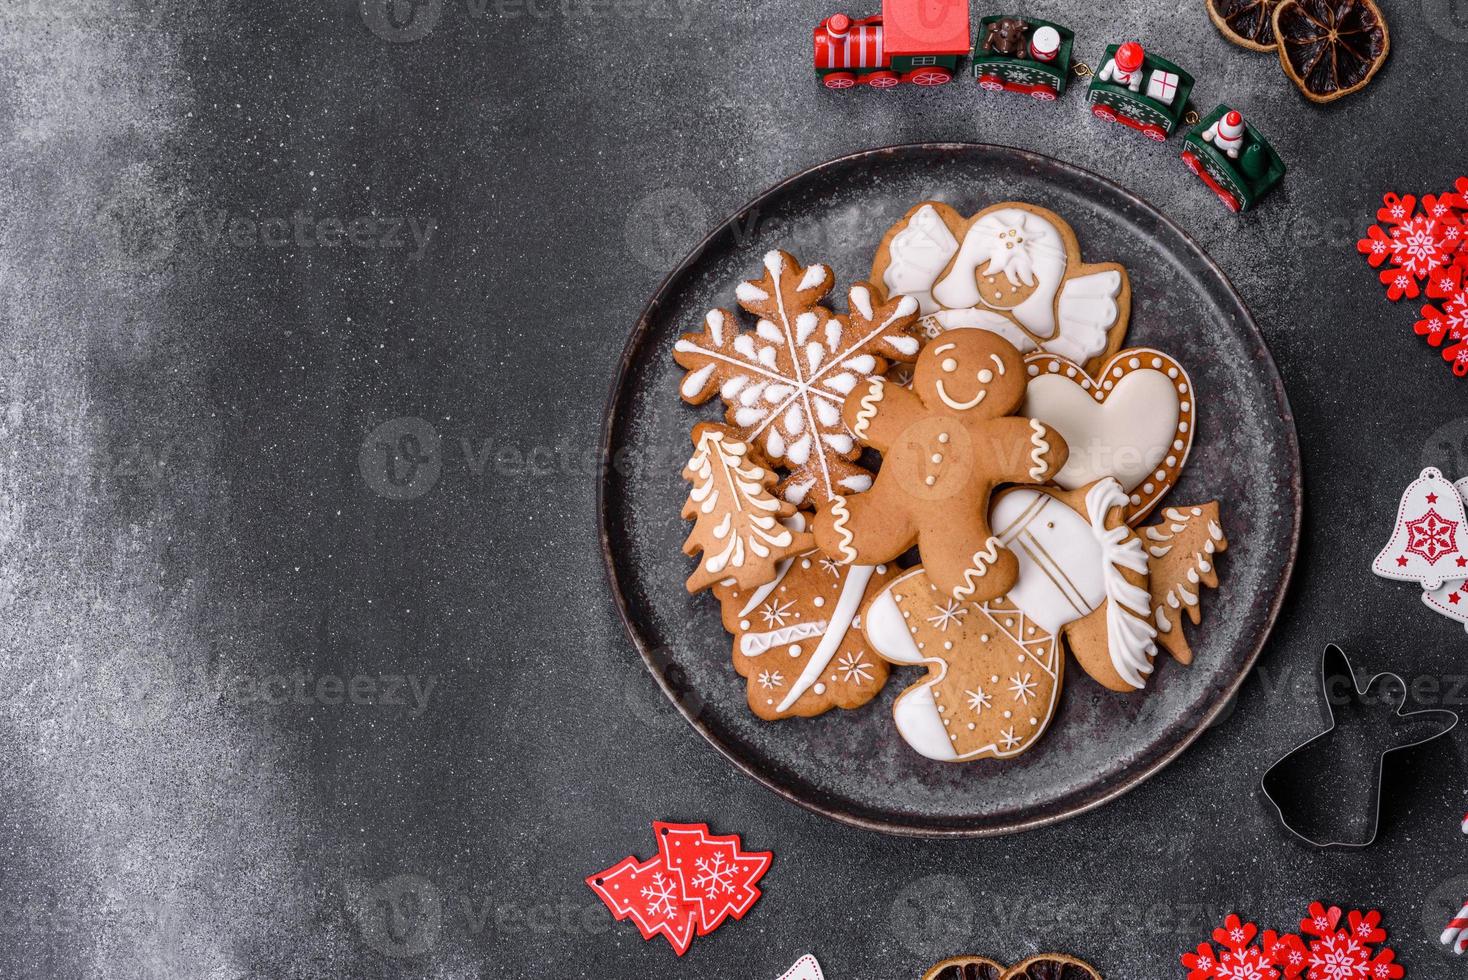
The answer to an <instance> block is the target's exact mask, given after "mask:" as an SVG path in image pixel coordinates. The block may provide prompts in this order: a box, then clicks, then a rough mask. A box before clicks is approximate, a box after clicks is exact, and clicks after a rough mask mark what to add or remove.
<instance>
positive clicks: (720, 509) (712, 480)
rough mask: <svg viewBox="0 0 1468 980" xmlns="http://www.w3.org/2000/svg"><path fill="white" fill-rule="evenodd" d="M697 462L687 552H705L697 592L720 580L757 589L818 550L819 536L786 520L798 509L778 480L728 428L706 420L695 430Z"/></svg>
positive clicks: (692, 468) (695, 578)
mask: <svg viewBox="0 0 1468 980" xmlns="http://www.w3.org/2000/svg"><path fill="white" fill-rule="evenodd" d="M693 445H694V452H693V457H692V458H691V459H689V460H688V465H687V466H686V467H685V468H684V470H683V479H685V480H687V481H688V482H689V483H692V484H693V489H692V490H690V491H689V493H688V500H687V502H686V503H685V504H684V505H683V519H684V520H692V521H694V522H695V523H694V525H693V530H692V531H691V532H690V533H689V535H688V539H687V540H686V541H684V542H683V553H684V554H686V555H697V554H699V553H700V552H702V557H701V558H700V559H699V562H698V568H697V569H696V570H694V572H693V574H692V575H690V576H689V577H688V582H687V588H688V591H689V592H697V591H699V590H700V589H705V588H708V587H709V586H710V585H713V584H714V583H716V582H722V581H725V580H728V581H731V582H734V583H735V584H737V585H738V586H740V587H741V588H745V589H754V588H758V587H759V586H761V585H763V584H764V583H765V582H768V581H770V580H771V579H772V578H774V577H775V571H776V566H777V565H778V564H779V563H780V562H781V561H782V560H784V559H785V558H788V557H790V556H791V555H797V554H800V553H801V552H804V551H809V550H810V548H811V544H812V542H811V536H810V535H809V534H806V533H805V532H804V531H799V532H797V531H793V530H791V529H790V528H789V527H786V526H785V525H784V524H783V523H781V518H785V517H789V516H790V515H791V514H792V513H794V512H795V506H794V505H793V504H790V503H787V502H785V501H783V500H780V499H779V498H777V497H775V496H774V495H773V494H771V493H770V488H771V487H773V486H774V485H775V481H776V480H777V479H778V477H776V476H775V473H774V472H773V471H772V470H771V469H770V468H769V467H767V466H766V465H764V462H763V460H761V459H759V458H758V456H757V454H755V453H754V452H752V451H751V450H750V447H749V445H748V444H747V443H744V442H741V441H740V440H739V439H738V438H737V437H736V436H735V434H734V432H733V431H732V430H731V429H730V428H729V427H727V426H723V425H715V424H713V423H710V422H703V423H700V424H699V425H697V426H695V427H694V429H693Z"/></svg>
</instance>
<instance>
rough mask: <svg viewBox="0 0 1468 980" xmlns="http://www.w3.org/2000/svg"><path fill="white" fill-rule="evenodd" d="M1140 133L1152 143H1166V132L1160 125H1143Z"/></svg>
mask: <svg viewBox="0 0 1468 980" xmlns="http://www.w3.org/2000/svg"><path fill="white" fill-rule="evenodd" d="M1142 135H1143V136H1145V137H1147V138H1148V139H1149V140H1152V141H1153V142H1154V143H1166V142H1167V133H1166V131H1165V130H1163V129H1162V127H1160V126H1143V127H1142Z"/></svg>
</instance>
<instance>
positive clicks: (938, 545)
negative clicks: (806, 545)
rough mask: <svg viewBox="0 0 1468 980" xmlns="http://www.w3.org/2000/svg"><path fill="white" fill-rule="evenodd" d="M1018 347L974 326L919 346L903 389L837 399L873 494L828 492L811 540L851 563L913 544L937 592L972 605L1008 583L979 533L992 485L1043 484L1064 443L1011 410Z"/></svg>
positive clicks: (997, 548) (1007, 560) (1006, 568)
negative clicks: (860, 448) (873, 474)
mask: <svg viewBox="0 0 1468 980" xmlns="http://www.w3.org/2000/svg"><path fill="white" fill-rule="evenodd" d="M1026 380H1027V379H1026V375H1025V370H1024V361H1023V358H1021V357H1020V353H1019V351H1017V350H1015V348H1014V346H1013V345H1012V344H1010V343H1009V342H1007V341H1005V340H1004V339H1003V338H1001V337H999V336H997V335H995V334H992V333H989V332H987V331H983V330H962V331H956V332H954V333H953V334H951V335H945V336H943V337H942V338H941V339H940V340H938V341H937V342H935V343H932V344H929V345H928V346H927V347H926V348H925V349H924V350H923V352H922V354H920V355H919V356H918V360H917V364H916V366H915V367H914V369H913V381H912V389H911V390H908V389H905V388H901V387H898V386H897V385H895V384H892V383H889V382H887V381H885V380H884V379H882V378H880V377H878V378H872V379H870V380H868V381H866V382H864V383H862V384H860V385H858V386H857V387H856V388H855V389H854V390H853V391H852V392H851V394H850V395H848V396H847V398H846V403H845V405H844V406H843V408H842V417H843V418H845V419H846V421H847V424H848V425H850V426H851V431H852V432H853V433H854V434H855V436H856V438H857V439H858V440H859V441H860V442H861V443H862V444H863V445H867V446H871V447H872V448H873V449H876V450H877V451H879V452H880V453H882V468H881V471H880V472H879V473H878V474H877V479H876V482H875V483H874V484H873V485H872V488H871V490H869V491H867V492H866V493H862V494H853V495H852V496H850V497H839V496H838V497H837V498H835V499H834V500H833V501H832V502H831V503H830V505H829V506H827V507H824V508H822V510H821V511H820V513H819V514H817V516H816V522H815V533H816V542H817V544H819V545H820V547H821V550H822V551H824V552H826V554H828V555H830V556H832V557H833V558H836V559H837V560H838V561H840V562H843V563H846V564H850V563H860V564H864V565H876V564H881V563H884V562H889V561H892V560H893V559H895V558H896V557H897V556H898V555H900V554H902V553H903V552H904V551H906V550H907V549H908V548H910V547H912V546H913V545H914V544H915V545H917V546H918V550H919V551H920V552H921V553H922V557H923V567H924V568H925V569H926V570H927V573H928V576H929V577H930V578H931V580H932V582H933V584H934V585H936V586H937V587H938V588H939V589H941V590H942V591H943V592H945V593H947V594H949V595H951V596H953V597H955V598H957V599H964V600H973V601H976V602H982V601H985V600H987V599H994V598H997V597H998V596H1001V595H1003V594H1004V593H1005V592H1006V591H1007V590H1008V589H1009V587H1010V586H1012V585H1013V584H1014V580H1015V574H1016V569H1017V567H1018V566H1017V564H1016V562H1015V557H1014V555H1013V554H1011V553H1010V552H1009V550H1008V549H1006V548H1004V547H1003V546H1002V545H1001V544H1000V542H999V540H998V539H997V538H995V537H994V535H993V534H992V533H991V531H990V528H989V495H990V493H991V492H992V491H993V489H994V488H995V487H996V486H998V485H999V484H1001V483H1044V482H1045V481H1046V480H1048V479H1050V478H1051V477H1052V476H1054V475H1055V473H1056V472H1057V471H1059V469H1060V468H1061V467H1062V466H1063V465H1065V460H1066V455H1067V450H1066V445H1065V440H1064V439H1062V438H1061V437H1060V436H1058V435H1056V433H1055V432H1054V431H1053V430H1051V429H1050V428H1049V427H1047V426H1046V425H1044V424H1043V423H1041V422H1038V421H1036V420H1034V419H1027V418H1020V417H1015V416H1013V415H1012V413H1013V412H1014V411H1015V410H1016V409H1018V408H1019V406H1020V403H1021V402H1023V401H1024V396H1025V385H1026Z"/></svg>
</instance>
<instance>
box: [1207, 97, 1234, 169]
mask: <svg viewBox="0 0 1468 980" xmlns="http://www.w3.org/2000/svg"><path fill="white" fill-rule="evenodd" d="M1203 139H1205V140H1207V141H1208V142H1211V143H1212V144H1213V145H1214V146H1216V147H1218V148H1219V149H1220V150H1222V151H1223V152H1224V153H1227V154H1228V155H1229V159H1231V160H1237V159H1238V158H1239V150H1240V149H1242V148H1243V146H1244V117H1243V116H1242V115H1240V114H1239V111H1238V110H1237V109H1230V110H1229V111H1228V112H1226V113H1224V114H1223V116H1221V117H1220V118H1219V119H1218V121H1217V122H1215V123H1214V124H1213V125H1212V126H1209V127H1208V128H1207V129H1206V130H1204V131H1203Z"/></svg>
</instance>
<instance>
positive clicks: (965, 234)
mask: <svg viewBox="0 0 1468 980" xmlns="http://www.w3.org/2000/svg"><path fill="white" fill-rule="evenodd" d="M872 281H873V282H875V283H878V284H879V285H880V286H881V288H882V289H883V290H884V291H885V293H886V295H888V296H897V295H904V296H911V297H912V298H913V299H915V300H917V302H918V308H919V311H920V312H921V314H922V319H921V321H920V329H921V332H923V333H924V334H926V335H927V336H929V337H937V336H938V335H939V334H941V333H943V332H944V331H947V330H953V329H957V328H961V327H969V328H975V327H976V328H980V329H984V330H990V331H993V332H994V333H997V334H999V335H1000V336H1001V337H1003V338H1004V339H1006V340H1008V341H1009V342H1010V343H1011V344H1013V345H1014V346H1015V347H1017V348H1019V350H1020V351H1021V352H1024V353H1028V352H1030V351H1034V350H1044V351H1048V352H1050V353H1052V354H1059V355H1061V356H1062V357H1066V358H1069V359H1070V360H1072V361H1075V362H1076V363H1077V364H1082V365H1086V366H1087V367H1091V368H1094V367H1096V366H1097V365H1098V364H1099V361H1100V359H1101V358H1103V357H1104V356H1105V355H1107V354H1110V353H1113V352H1115V351H1116V350H1117V349H1119V348H1120V347H1121V342H1122V338H1123V337H1124V336H1125V334H1126V328H1127V317H1128V315H1129V314H1130V312H1131V284H1130V282H1129V281H1128V279H1127V274H1126V270H1125V269H1124V268H1122V267H1121V266H1120V265H1119V264H1117V263H1115V262H1106V263H1099V264H1094V263H1092V264H1088V263H1084V262H1082V261H1081V251H1080V244H1079V243H1078V242H1077V241H1076V236H1075V232H1074V231H1072V230H1071V227H1070V225H1068V224H1066V223H1065V221H1063V220H1062V219H1061V218H1060V216H1059V215H1057V214H1055V212H1053V211H1047V210H1046V209H1045V208H1041V207H1036V206H1035V205H1033V204H1023V203H1019V202H1006V203H1003V204H995V205H994V206H992V207H988V208H985V209H984V210H982V211H980V212H979V213H978V214H975V215H974V216H973V217H971V218H964V217H963V216H962V215H960V214H959V213H958V212H957V211H955V210H954V209H953V208H951V207H949V206H948V205H946V204H943V203H941V202H938V201H924V202H923V203H921V204H918V205H917V206H915V207H914V208H912V209H911V210H910V211H908V213H907V214H906V215H905V216H904V217H903V219H902V220H901V221H899V222H897V224H895V225H893V226H892V227H891V228H890V229H889V230H888V232H887V234H886V236H885V237H884V238H883V239H882V242H881V245H879V246H878V248H877V255H876V258H875V259H874V260H873V261H872Z"/></svg>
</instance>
